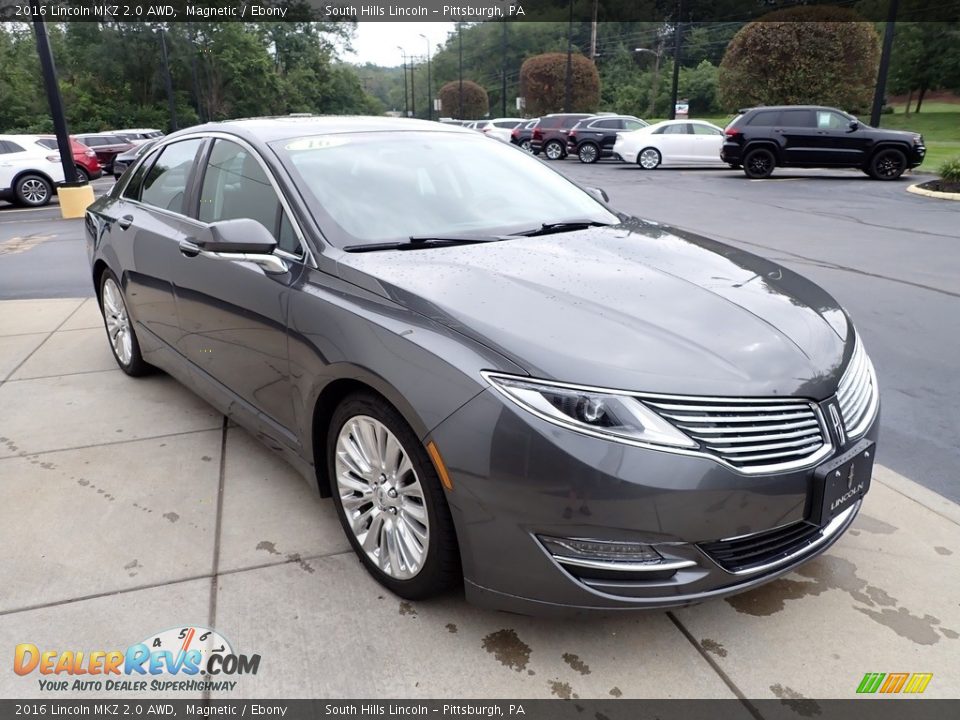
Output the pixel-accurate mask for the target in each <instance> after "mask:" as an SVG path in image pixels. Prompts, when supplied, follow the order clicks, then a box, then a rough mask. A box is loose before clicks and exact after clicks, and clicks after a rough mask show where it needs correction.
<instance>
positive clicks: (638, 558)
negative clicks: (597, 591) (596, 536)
mask: <svg viewBox="0 0 960 720" xmlns="http://www.w3.org/2000/svg"><path fill="white" fill-rule="evenodd" d="M539 537H540V542H542V543H543V545H544V547H546V548H547V550H549V551H550V554H551V555H553V556H554V557H555V558H557V560H559V561H560V562H571V563H575V562H576V561H583V562H585V563H629V564H630V565H657V564H659V563H661V562H663V556H662V555H661V554H660V553H658V552H657V551H656V550H654V549H653V548H652V547H651V546H649V545H642V544H641V543H631V542H611V541H607V540H577V539H573V538H557V537H549V536H546V535H540V536H539Z"/></svg>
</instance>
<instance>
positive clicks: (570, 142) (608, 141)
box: [567, 115, 649, 163]
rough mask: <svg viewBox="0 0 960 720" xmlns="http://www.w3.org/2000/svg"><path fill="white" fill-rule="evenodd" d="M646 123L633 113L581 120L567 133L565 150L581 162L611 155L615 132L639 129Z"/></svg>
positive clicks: (615, 139) (588, 161)
mask: <svg viewBox="0 0 960 720" xmlns="http://www.w3.org/2000/svg"><path fill="white" fill-rule="evenodd" d="M647 125H649V123H647V122H645V121H643V120H641V119H640V118H636V117H633V115H604V116H601V117H591V118H587V119H586V120H581V121H580V122H578V123H577V124H576V125H574V126H573V127H572V128H570V132H568V133H567V152H568V153H571V154H573V155H576V156H577V157H578V158H580V162H582V163H595V162H596V161H597V160H599V159H600V158H608V157H613V144H614V143H615V142H616V141H617V133H620V132H630V131H631V130H639V129H640V128H642V127H647Z"/></svg>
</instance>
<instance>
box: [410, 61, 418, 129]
mask: <svg viewBox="0 0 960 720" xmlns="http://www.w3.org/2000/svg"><path fill="white" fill-rule="evenodd" d="M416 68H417V63H416V57H415V56H413V55H411V56H410V116H411V117H416V116H417V91H416V89H415V88H414V85H413V77H414V75H413V72H414V70H416Z"/></svg>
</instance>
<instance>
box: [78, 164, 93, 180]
mask: <svg viewBox="0 0 960 720" xmlns="http://www.w3.org/2000/svg"><path fill="white" fill-rule="evenodd" d="M77 180H79V181H80V182H82V183H89V182H90V173H88V172H87V169H86V168H85V167H83V166H82V165H77Z"/></svg>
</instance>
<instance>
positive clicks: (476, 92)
mask: <svg viewBox="0 0 960 720" xmlns="http://www.w3.org/2000/svg"><path fill="white" fill-rule="evenodd" d="M438 97H439V98H440V114H441V115H444V116H446V117H453V118H457V119H459V120H466V119H467V118H482V117H485V116H486V114H487V113H488V112H489V111H490V105H489V99H488V98H487V91H486V90H484V89H483V88H482V87H480V86H479V85H478V84H477V83H475V82H473V81H472V80H464V81H463V114H461V113H460V81H459V80H454V81H453V82H448V83H447V84H446V85H444V86H443V87H442V88H440V92H439V93H438Z"/></svg>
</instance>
